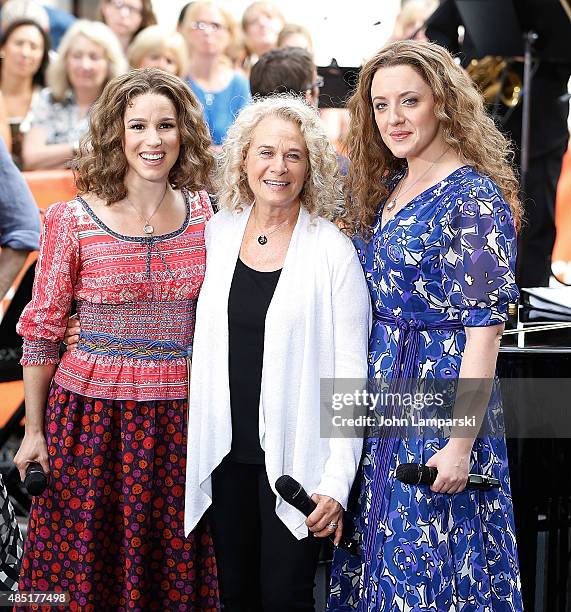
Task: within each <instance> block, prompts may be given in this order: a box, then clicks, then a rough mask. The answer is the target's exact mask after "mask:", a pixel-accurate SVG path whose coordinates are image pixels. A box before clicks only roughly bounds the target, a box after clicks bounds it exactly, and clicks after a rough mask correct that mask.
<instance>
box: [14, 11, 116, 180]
mask: <svg viewBox="0 0 571 612" xmlns="http://www.w3.org/2000/svg"><path fill="white" fill-rule="evenodd" d="M126 69H127V62H126V60H125V57H124V56H123V52H122V50H121V45H120V44H119V41H118V40H117V37H116V36H115V35H114V34H113V32H112V31H111V30H110V29H109V28H108V27H107V26H106V25H105V24H103V23H99V22H96V21H87V20H83V19H82V20H78V21H76V22H75V23H74V24H73V26H71V28H70V29H69V30H68V31H67V33H66V34H65V36H64V37H63V39H62V42H61V45H60V48H59V49H58V57H57V59H56V60H55V61H54V62H53V63H52V64H50V66H49V68H48V72H47V83H48V87H47V88H45V89H43V90H42V91H41V92H40V95H39V97H38V100H37V102H36V103H35V104H34V105H33V107H32V114H33V120H32V127H31V128H30V131H29V132H28V133H27V134H26V136H25V137H24V146H23V159H24V168H25V169H26V170H36V169H39V168H62V167H64V166H65V165H66V163H67V162H69V161H70V160H71V159H72V158H73V157H74V156H75V154H76V152H77V149H78V145H79V139H80V138H81V136H82V135H83V134H84V133H85V132H86V131H87V127H88V115H89V110H90V108H91V105H92V104H93V102H95V100H97V98H98V97H99V95H100V94H101V92H102V91H103V88H104V87H105V85H106V84H107V82H108V81H109V80H110V79H112V78H113V77H115V76H117V75H119V74H121V73H123V72H125V70H126Z"/></svg>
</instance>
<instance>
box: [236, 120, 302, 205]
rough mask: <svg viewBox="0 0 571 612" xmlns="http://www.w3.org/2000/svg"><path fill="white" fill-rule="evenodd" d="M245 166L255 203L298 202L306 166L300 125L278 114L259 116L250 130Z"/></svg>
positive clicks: (293, 203) (297, 203) (295, 203)
mask: <svg viewBox="0 0 571 612" xmlns="http://www.w3.org/2000/svg"><path fill="white" fill-rule="evenodd" d="M244 167H245V170H246V175H247V178H248V186H249V187H250V189H251V190H252V193H253V194H254V199H255V200H256V204H257V205H259V206H269V207H272V208H274V207H283V208H292V207H294V206H297V205H299V203H300V201H299V195H300V193H301V190H302V189H303V185H304V183H305V179H306V177H307V172H308V169H309V157H308V153H307V147H306V145H305V139H304V138H303V135H302V133H301V131H300V129H299V127H298V126H297V125H296V124H295V123H292V122H291V121H286V120H284V119H280V118H278V117H266V118H265V119H262V120H261V121H260V123H258V125H257V126H256V128H255V129H254V131H253V134H252V141H251V143H250V148H249V149H248V153H247V155H246V159H245V161H244Z"/></svg>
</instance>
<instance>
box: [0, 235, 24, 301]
mask: <svg viewBox="0 0 571 612" xmlns="http://www.w3.org/2000/svg"><path fill="white" fill-rule="evenodd" d="M27 256H28V252H27V251H15V250H14V249H10V248H9V247H3V248H2V250H1V251H0V301H1V300H3V299H4V296H5V295H6V292H7V291H8V289H10V287H11V286H12V283H13V282H14V279H15V278H16V276H18V272H19V271H20V270H21V269H22V266H23V265H24V263H25V261H26V257H27Z"/></svg>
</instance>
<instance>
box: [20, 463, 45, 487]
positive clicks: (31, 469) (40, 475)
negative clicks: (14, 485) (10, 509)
mask: <svg viewBox="0 0 571 612" xmlns="http://www.w3.org/2000/svg"><path fill="white" fill-rule="evenodd" d="M24 486H25V487H26V490H27V491H28V493H29V494H30V495H41V494H42V493H43V492H44V491H45V490H46V487H47V486H48V478H47V476H46V475H45V474H44V470H43V469H42V466H41V465H40V464H39V463H38V462H37V461H32V463H29V464H28V467H27V468H26V478H25V479H24Z"/></svg>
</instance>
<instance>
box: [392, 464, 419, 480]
mask: <svg viewBox="0 0 571 612" xmlns="http://www.w3.org/2000/svg"><path fill="white" fill-rule="evenodd" d="M418 468H419V465H418V463H401V464H400V465H399V466H397V471H396V477H397V480H400V481H401V482H404V483H405V484H417V483H418V478H419V470H418Z"/></svg>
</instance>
